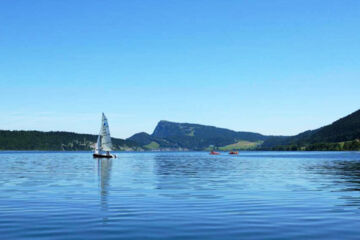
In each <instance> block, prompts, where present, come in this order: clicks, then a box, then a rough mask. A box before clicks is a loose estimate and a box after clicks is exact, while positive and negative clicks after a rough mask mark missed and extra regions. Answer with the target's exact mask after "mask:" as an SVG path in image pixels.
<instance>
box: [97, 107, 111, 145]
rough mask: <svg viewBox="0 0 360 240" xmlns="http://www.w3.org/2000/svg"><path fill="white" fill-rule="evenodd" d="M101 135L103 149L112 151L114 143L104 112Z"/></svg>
mask: <svg viewBox="0 0 360 240" xmlns="http://www.w3.org/2000/svg"><path fill="white" fill-rule="evenodd" d="M100 136H101V149H102V150H103V151H111V150H112V143H111V137H110V130H109V124H108V121H107V119H106V117H105V114H104V113H103V114H102V121H101V129H100Z"/></svg>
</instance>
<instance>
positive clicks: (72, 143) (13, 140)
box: [0, 130, 138, 151]
mask: <svg viewBox="0 0 360 240" xmlns="http://www.w3.org/2000/svg"><path fill="white" fill-rule="evenodd" d="M96 140H97V135H91V134H79V133H72V132H40V131H7V130H0V150H54V151H74V150H91V149H93V146H94V144H95V142H96ZM112 142H113V146H114V150H136V149H137V146H138V145H137V144H136V143H135V142H133V141H130V140H123V139H118V138H112Z"/></svg>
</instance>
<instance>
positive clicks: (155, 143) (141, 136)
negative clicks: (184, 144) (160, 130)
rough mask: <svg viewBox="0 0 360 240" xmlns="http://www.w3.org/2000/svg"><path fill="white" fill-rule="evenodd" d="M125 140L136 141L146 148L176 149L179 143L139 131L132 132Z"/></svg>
mask: <svg viewBox="0 0 360 240" xmlns="http://www.w3.org/2000/svg"><path fill="white" fill-rule="evenodd" d="M127 140H130V141H133V142H136V143H137V144H138V145H139V146H142V147H143V148H144V149H146V150H154V149H159V148H168V149H178V148H180V147H179V145H177V144H176V143H171V142H169V141H167V140H166V139H162V138H157V137H154V136H152V135H150V134H148V133H145V132H141V133H137V134H134V135H133V136H131V137H129V138H128V139H127Z"/></svg>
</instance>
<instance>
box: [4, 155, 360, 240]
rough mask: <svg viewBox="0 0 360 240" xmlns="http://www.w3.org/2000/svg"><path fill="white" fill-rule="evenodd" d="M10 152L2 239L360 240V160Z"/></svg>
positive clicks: (344, 157)
mask: <svg viewBox="0 0 360 240" xmlns="http://www.w3.org/2000/svg"><path fill="white" fill-rule="evenodd" d="M118 157H119V158H117V159H113V160H95V159H93V158H92V156H91V153H56V152H53V153H51V152H38V153H36V152H2V153H0V236H1V239H6V240H11V239H157V240H158V239H359V238H360V153H359V152H351V153H350V152H345V153H324V152H321V153H320V152H319V153H317V152H315V153H299V152H296V153H291V152H290V153H289V152H286V153H279V152H241V153H240V154H239V155H238V156H229V155H226V154H223V155H220V156H210V155H208V154H207V153H182V152H181V153H118Z"/></svg>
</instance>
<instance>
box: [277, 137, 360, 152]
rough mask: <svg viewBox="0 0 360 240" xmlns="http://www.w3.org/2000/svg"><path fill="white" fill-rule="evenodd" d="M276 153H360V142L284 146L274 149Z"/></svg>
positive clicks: (356, 140) (357, 140)
mask: <svg viewBox="0 0 360 240" xmlns="http://www.w3.org/2000/svg"><path fill="white" fill-rule="evenodd" d="M271 150H275V151H360V140H359V139H355V140H353V141H346V142H335V143H313V144H309V145H306V146H301V145H283V146H277V147H273V148H272V149H271Z"/></svg>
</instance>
